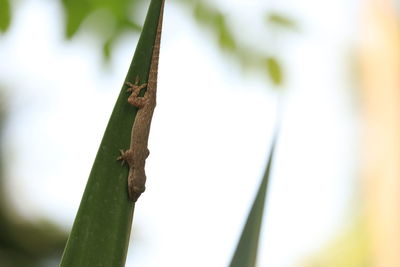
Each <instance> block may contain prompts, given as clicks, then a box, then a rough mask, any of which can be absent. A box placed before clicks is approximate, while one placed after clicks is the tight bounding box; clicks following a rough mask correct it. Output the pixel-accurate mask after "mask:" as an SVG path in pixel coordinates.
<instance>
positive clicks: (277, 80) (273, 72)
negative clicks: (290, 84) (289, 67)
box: [265, 57, 283, 85]
mask: <svg viewBox="0 0 400 267" xmlns="http://www.w3.org/2000/svg"><path fill="white" fill-rule="evenodd" d="M265 64H266V68H267V72H268V75H269V77H270V78H271V80H272V82H273V83H274V84H275V85H282V82H283V76H282V68H281V65H280V64H279V62H278V60H276V58H274V57H268V58H267V59H266V60H265Z"/></svg>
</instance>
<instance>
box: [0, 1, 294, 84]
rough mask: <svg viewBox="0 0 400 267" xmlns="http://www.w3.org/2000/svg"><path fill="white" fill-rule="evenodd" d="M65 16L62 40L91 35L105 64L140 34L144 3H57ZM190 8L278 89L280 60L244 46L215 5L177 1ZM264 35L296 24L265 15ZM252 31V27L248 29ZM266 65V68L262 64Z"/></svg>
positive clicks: (5, 8)
mask: <svg viewBox="0 0 400 267" xmlns="http://www.w3.org/2000/svg"><path fill="white" fill-rule="evenodd" d="M8 1H9V0H0V32H4V31H6V30H7V29H8V28H9V24H10V20H11V15H10V7H9V2H8ZM60 1H61V3H62V6H63V8H64V12H65V16H64V18H65V36H66V38H67V39H71V38H73V37H74V36H75V35H76V34H77V33H78V32H79V31H80V30H84V31H85V34H92V35H94V36H95V37H96V39H98V40H99V41H100V43H101V46H102V50H103V57H104V59H105V60H106V61H109V59H110V58H111V57H112V52H113V45H114V44H115V43H116V42H117V41H118V39H119V38H120V37H121V36H122V35H123V34H124V33H125V32H127V31H134V32H136V33H139V32H140V31H141V27H142V23H141V21H142V18H141V17H140V14H143V12H142V11H143V8H145V7H146V6H147V2H148V1H143V0H119V1H114V0H60ZM176 1H177V2H179V3H180V4H181V5H184V6H186V7H189V9H185V10H190V11H192V14H193V17H194V19H195V20H196V21H197V22H198V24H199V25H201V26H202V27H205V28H207V29H208V30H209V31H210V32H211V33H212V34H213V35H214V36H215V38H214V40H215V42H216V44H217V45H218V46H219V47H220V49H221V50H222V51H223V52H225V53H227V54H229V55H230V56H232V58H233V59H234V60H235V61H236V62H238V64H240V65H241V66H242V68H243V69H246V70H256V71H261V72H263V73H265V74H266V75H267V76H269V77H270V79H271V81H272V83H273V84H274V85H276V86H280V85H282V84H283V82H284V75H283V71H282V67H281V63H280V60H279V59H278V58H277V56H276V55H274V56H272V53H271V52H269V53H266V52H265V51H263V50H264V48H263V47H260V45H259V44H258V45H253V46H249V45H245V44H244V43H245V42H244V41H245V40H243V37H240V36H241V35H240V34H236V35H235V31H234V29H232V28H231V27H230V26H229V22H230V21H229V20H228V16H227V15H226V14H225V13H224V12H223V11H221V10H219V9H218V7H217V5H216V4H215V2H212V1H199V0H176ZM265 17H266V29H265V31H266V35H267V34H268V33H269V32H268V31H275V33H276V31H280V30H281V29H296V28H297V25H296V23H295V22H294V21H293V20H292V19H290V18H288V17H287V16H284V15H282V14H279V13H277V12H266V15H265ZM248 26H249V27H251V25H248ZM265 62H267V64H265Z"/></svg>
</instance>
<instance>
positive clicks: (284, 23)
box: [266, 12, 297, 30]
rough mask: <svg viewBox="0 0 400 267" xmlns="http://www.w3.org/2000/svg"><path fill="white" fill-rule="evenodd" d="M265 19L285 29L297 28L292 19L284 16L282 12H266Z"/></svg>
mask: <svg viewBox="0 0 400 267" xmlns="http://www.w3.org/2000/svg"><path fill="white" fill-rule="evenodd" d="M266 21H267V22H268V23H270V24H272V25H276V26H280V27H283V28H286V29H290V30H296V29H297V24H296V22H295V21H294V20H292V19H291V18H289V17H287V16H284V15H282V14H278V13H274V12H271V13H268V14H267V15H266Z"/></svg>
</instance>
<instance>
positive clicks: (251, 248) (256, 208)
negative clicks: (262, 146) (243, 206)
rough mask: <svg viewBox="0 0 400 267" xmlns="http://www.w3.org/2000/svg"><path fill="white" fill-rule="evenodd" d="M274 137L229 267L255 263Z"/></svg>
mask: <svg viewBox="0 0 400 267" xmlns="http://www.w3.org/2000/svg"><path fill="white" fill-rule="evenodd" d="M275 145H276V137H275V139H274V140H273V142H272V147H271V151H270V154H269V158H268V163H267V168H266V169H265V173H264V177H263V179H262V181H261V184H260V187H259V189H258V192H257V195H256V198H255V200H254V202H253V206H252V208H251V210H250V213H249V215H248V217H247V221H246V224H245V226H244V228H243V231H242V234H241V236H240V240H239V243H238V245H237V247H236V250H235V253H234V255H233V257H232V261H231V264H230V265H229V267H254V266H256V262H257V252H258V240H259V237H260V230H261V223H262V219H263V215H264V205H265V199H266V194H267V189H268V183H269V176H270V172H271V163H272V159H273V157H274V153H275Z"/></svg>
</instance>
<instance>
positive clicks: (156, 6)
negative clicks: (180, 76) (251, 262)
mask: <svg viewBox="0 0 400 267" xmlns="http://www.w3.org/2000/svg"><path fill="white" fill-rule="evenodd" d="M162 3H163V0H152V1H151V3H150V7H149V10H148V13H147V17H146V21H145V24H144V27H143V32H142V33H141V35H140V38H139V42H138V44H137V47H136V51H135V55H134V57H133V60H132V63H131V66H130V68H129V71H128V74H127V76H126V80H125V82H127V81H130V82H133V81H134V80H135V78H136V77H137V76H138V77H139V78H140V79H141V82H146V81H147V78H148V75H149V68H150V63H151V57H152V52H153V45H154V41H155V35H156V29H157V26H158V21H159V18H160V12H162ZM124 84H125V83H124ZM125 89H126V87H125V86H123V87H122V89H121V92H120V94H119V97H118V99H117V102H116V104H115V106H114V110H113V112H112V114H111V117H110V120H109V122H108V125H107V128H106V131H105V133H104V136H103V140H102V141H101V144H100V148H99V150H98V152H97V155H96V159H95V162H94V164H93V167H92V171H91V173H90V175H89V179H88V182H87V185H86V189H85V192H84V194H83V197H82V200H81V204H80V206H79V210H78V213H77V215H76V218H75V221H74V225H73V227H72V230H71V233H70V236H69V239H68V242H67V245H66V247H65V250H64V255H63V257H62V260H61V265H60V266H61V267H87V266H113V267H116V266H124V265H125V259H126V253H127V250H128V244H129V236H130V232H131V225H132V217H133V211H134V204H133V203H132V202H131V201H130V200H129V199H128V189H127V177H128V168H127V167H126V166H121V163H120V162H118V161H117V160H116V159H117V157H118V156H119V150H120V149H124V148H128V147H129V143H130V135H131V129H132V125H133V121H134V119H135V116H136V111H137V109H136V108H135V107H133V106H132V105H130V104H129V103H128V102H127V98H128V95H127V92H126V90H125Z"/></svg>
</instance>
